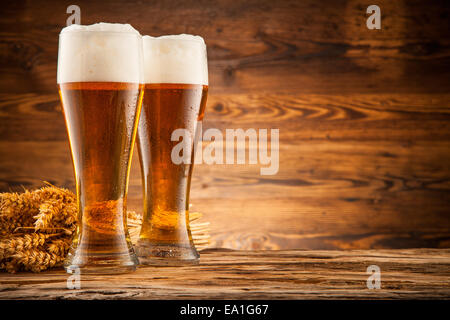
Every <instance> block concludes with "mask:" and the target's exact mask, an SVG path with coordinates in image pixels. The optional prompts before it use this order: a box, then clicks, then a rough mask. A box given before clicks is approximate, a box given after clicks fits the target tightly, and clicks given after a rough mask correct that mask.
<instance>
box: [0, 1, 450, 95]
mask: <svg viewBox="0 0 450 320" xmlns="http://www.w3.org/2000/svg"><path fill="white" fill-rule="evenodd" d="M77 4H78V5H79V6H80V8H81V13H82V18H81V19H82V20H81V21H82V23H83V24H91V23H95V22H99V21H114V22H121V23H131V24H132V25H133V26H135V27H136V28H137V29H138V30H139V31H140V32H141V33H142V34H151V35H161V34H177V33H193V34H200V35H202V36H203V37H204V38H205V39H206V42H207V45H208V60H209V67H210V84H212V85H211V90H210V92H211V93H216V92H222V93H230V92H255V91H256V92H260V91H262V90H264V91H269V92H273V91H276V92H290V93H292V92H295V93H298V92H301V93H334V94H336V93H343V92H361V93H362V92H372V93H379V92H390V93H393V92H403V93H414V92H422V93H424V92H440V93H445V92H448V88H449V84H450V80H449V79H450V77H449V75H450V63H449V61H450V57H449V54H450V38H449V34H448V30H449V29H450V25H449V21H450V20H449V12H450V9H449V7H448V6H447V2H446V1H444V0H442V1H433V2H431V3H430V2H428V1H417V0H416V1H406V0H403V1H389V0H384V1H378V2H377V4H378V5H379V6H380V7H381V8H382V19H383V20H382V21H383V22H382V23H383V27H382V29H381V30H368V29H367V27H366V19H367V14H366V8H367V6H368V5H370V4H371V3H370V2H367V1H361V0H356V1H355V0H352V1H350V0H349V1H345V0H340V1H335V0H327V1H321V2H320V4H319V3H317V1H314V0H308V1H296V0H281V1H270V0H262V1H261V0H250V1H249V0H245V1H242V0H241V1H228V0H219V1H209V0H201V1H198V0H187V1H186V0H177V1H164V0H158V1H152V2H151V3H147V2H145V1H144V2H141V1H137V0H134V1H124V0H113V1H108V4H107V5H105V4H104V2H103V1H86V0H80V1H78V2H77ZM66 7H67V3H65V2H60V1H56V0H53V1H33V2H26V1H14V2H9V3H8V4H5V5H4V7H2V11H1V13H0V24H1V32H0V35H1V38H2V42H1V50H0V69H1V70H2V77H1V78H0V92H3V93H4V92H14V93H29V92H54V90H55V81H56V59H57V48H58V47H57V41H58V33H59V31H60V30H61V28H62V27H63V26H65V22H66V19H67V16H68V15H67V14H66ZM42 17H45V19H42Z"/></svg>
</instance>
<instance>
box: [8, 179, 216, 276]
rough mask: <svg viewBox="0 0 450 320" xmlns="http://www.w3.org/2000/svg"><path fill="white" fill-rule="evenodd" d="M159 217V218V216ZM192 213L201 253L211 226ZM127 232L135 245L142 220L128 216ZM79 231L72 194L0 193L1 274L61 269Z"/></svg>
mask: <svg viewBox="0 0 450 320" xmlns="http://www.w3.org/2000/svg"><path fill="white" fill-rule="evenodd" d="M156 217H158V216H157V215H156ZM201 217H202V214H201V213H199V212H191V213H189V221H190V227H191V234H192V238H193V241H194V244H195V247H196V248H197V249H198V250H202V249H203V248H206V247H207V246H208V245H209V242H210V236H209V231H210V230H209V222H201V223H200V222H198V221H197V220H198V219H200V218H201ZM127 223H128V231H129V234H130V238H131V240H132V242H133V243H134V244H135V243H136V242H137V240H138V238H139V233H140V229H141V224H142V216H141V215H139V214H137V213H136V212H134V211H129V212H127ZM76 228H77V201H76V196H75V194H73V193H72V192H71V191H70V190H67V189H63V188H57V187H55V186H53V185H51V184H50V183H48V182H46V186H44V187H42V188H40V189H37V190H34V191H28V190H24V192H23V193H13V192H10V193H0V270H2V269H3V270H6V271H8V272H11V273H14V272H17V271H20V270H27V271H32V272H40V271H42V270H46V269H48V268H51V267H55V266H61V265H62V262H63V261H64V259H65V257H66V255H67V253H68V251H69V248H70V245H71V242H72V237H73V235H74V232H75V230H76Z"/></svg>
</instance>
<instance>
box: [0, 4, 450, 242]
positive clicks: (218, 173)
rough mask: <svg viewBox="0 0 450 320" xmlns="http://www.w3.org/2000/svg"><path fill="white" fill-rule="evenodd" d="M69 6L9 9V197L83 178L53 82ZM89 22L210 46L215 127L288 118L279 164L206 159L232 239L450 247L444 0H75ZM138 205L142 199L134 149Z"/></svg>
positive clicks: (205, 178) (5, 17) (199, 175)
mask: <svg viewBox="0 0 450 320" xmlns="http://www.w3.org/2000/svg"><path fill="white" fill-rule="evenodd" d="M70 4H72V2H71V1H14V2H10V3H7V4H2V7H1V10H0V191H8V190H20V188H21V187H22V186H24V187H26V188H34V187H38V186H40V185H41V181H42V180H47V181H50V182H52V183H54V184H56V185H59V186H66V187H69V188H72V189H73V187H74V180H73V173H72V167H71V162H70V155H69V149H68V143H67V138H66V132H65V127H64V122H63V117H62V115H61V106H60V102H59V99H58V96H57V92H56V59H57V48H58V47H57V45H58V33H59V31H60V29H61V28H62V27H63V26H64V25H65V21H66V18H67V16H68V15H67V14H66V13H65V12H66V8H67V6H68V5H70ZM76 4H78V5H79V6H80V7H81V22H82V23H83V24H90V23H94V22H98V21H107V22H122V23H131V24H132V25H133V26H135V27H136V28H137V29H138V30H140V31H141V33H143V34H151V35H161V34H173V33H192V34H199V35H202V36H203V37H204V38H205V39H206V42H207V45H208V59H209V67H210V73H209V74H210V94H209V98H208V105H207V109H206V116H205V121H204V128H205V129H207V128H212V127H215V128H219V129H221V130H225V129H226V128H244V129H247V128H269V129H270V128H279V129H280V170H279V173H278V174H277V175H274V176H261V175H259V166H256V165H234V166H229V165H228V166H227V165H215V166H207V165H199V166H197V167H196V169H195V171H194V178H193V183H192V184H193V186H192V193H191V194H192V199H191V200H192V201H191V202H192V203H193V209H194V210H197V211H201V212H203V213H204V215H205V219H206V220H208V221H210V222H211V224H212V225H211V232H212V235H213V244H214V245H215V246H222V247H230V248H236V249H277V248H284V249H291V248H309V249H336V248H341V249H346V248H362V249H366V248H406V247H450V216H449V215H450V212H449V208H450V206H449V205H450V197H449V189H450V143H449V142H450V127H449V120H450V99H449V98H450V92H449V88H450V35H449V31H448V30H450V22H449V19H450V16H449V13H450V9H449V8H448V5H447V2H446V1H407V0H403V1H387V0H385V1H381V0H380V1H377V3H376V4H377V5H379V6H380V7H381V13H382V29H381V30H368V29H367V28H366V17H367V15H366V14H365V11H366V8H367V6H368V5H370V4H373V3H372V2H369V1H334V0H327V1H320V2H319V1H314V0H305V1H301V0H292V1H269V0H236V1H224V0H222V1H199V0H184V1H179V0H176V1H163V0H159V1H149V2H145V1H125V0H123V1H119V0H113V1H108V2H104V3H102V2H99V1H81V0H79V1H76ZM129 197H130V201H129V202H130V207H131V208H133V209H136V210H138V211H140V210H141V207H140V197H141V195H140V174H139V167H138V161H137V154H135V156H134V159H133V168H132V173H131V183H130V196H129Z"/></svg>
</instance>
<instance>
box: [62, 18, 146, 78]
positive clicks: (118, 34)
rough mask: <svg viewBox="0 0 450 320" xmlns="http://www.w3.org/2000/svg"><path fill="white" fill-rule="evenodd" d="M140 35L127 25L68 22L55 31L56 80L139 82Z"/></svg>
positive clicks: (140, 74)
mask: <svg viewBox="0 0 450 320" xmlns="http://www.w3.org/2000/svg"><path fill="white" fill-rule="evenodd" d="M142 65H143V60H142V38H141V36H140V34H139V32H138V31H137V30H135V29H134V28H133V27H132V26H131V25H129V24H119V23H96V24H93V25H89V26H81V25H71V26H68V27H65V28H64V29H62V30H61V33H60V34H59V51H58V75H57V82H58V83H66V82H132V83H142V75H143V72H142Z"/></svg>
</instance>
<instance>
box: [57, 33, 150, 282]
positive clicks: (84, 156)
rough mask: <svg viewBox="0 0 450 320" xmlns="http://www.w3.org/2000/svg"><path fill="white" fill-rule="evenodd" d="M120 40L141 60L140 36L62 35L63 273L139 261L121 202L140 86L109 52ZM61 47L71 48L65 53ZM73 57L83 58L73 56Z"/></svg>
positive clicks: (110, 269) (123, 267)
mask: <svg viewBox="0 0 450 320" xmlns="http://www.w3.org/2000/svg"><path fill="white" fill-rule="evenodd" d="M94 26H96V25H94ZM89 27H90V26H89ZM89 27H88V28H89ZM104 28H106V29H107V30H108V25H106V26H105V25H104V26H103V29H104ZM94 29H95V28H94ZM121 38H124V39H126V41H125V43H124V44H123V50H125V49H126V47H127V46H128V45H130V44H135V49H131V52H135V59H136V61H135V62H132V63H133V64H139V56H140V53H139V50H141V49H140V48H141V47H140V46H141V42H140V35H139V34H137V35H136V34H135V33H133V32H128V31H126V32H122V31H117V30H116V29H114V31H113V32H111V30H110V31H104V30H89V29H88V30H86V28H85V29H82V30H78V29H76V30H75V31H73V32H66V33H62V34H61V36H60V61H59V65H58V83H59V84H58V87H59V94H60V98H61V102H62V106H63V113H64V118H65V122H66V127H67V132H68V136H69V143H70V149H71V154H72V160H73V166H74V170H75V180H76V187H77V199H78V229H77V234H76V235H75V238H74V241H73V244H72V247H71V249H70V251H69V255H68V258H67V260H66V262H65V267H66V269H67V271H68V272H77V271H80V272H81V273H121V272H126V271H133V270H135V268H136V265H137V263H138V261H137V258H136V256H135V254H134V250H133V247H132V245H131V241H130V238H129V236H128V232H127V226H126V200H127V188H128V176H129V171H130V164H131V155H132V152H133V146H134V142H135V136H136V129H137V124H138V118H139V112H140V108H141V104H142V95H143V86H142V85H141V84H140V80H139V79H140V76H139V74H137V75H134V76H131V77H130V76H129V75H128V74H124V69H123V68H122V66H119V67H117V66H116V65H115V64H120V63H124V64H127V63H130V62H129V61H128V62H127V61H125V60H124V59H121V58H120V56H121V54H120V53H119V54H117V52H114V50H116V51H117V50H118V51H120V50H121V48H122V42H121V41H122V40H121ZM81 41H82V42H81ZM74 42H75V43H76V44H77V45H76V46H74V45H73V43H74ZM97 44H98V46H97ZM63 46H68V47H71V49H72V50H73V51H74V53H73V54H72V55H71V54H70V53H69V54H67V53H66V55H65V56H64V53H61V51H62V50H64V48H63V49H61V48H62V47H63ZM86 48H87V49H86ZM108 49H109V50H108ZM127 50H128V49H127ZM79 55H82V56H83V55H84V59H85V60H77V59H78V58H77V56H79ZM99 57H102V60H101V61H100V60H97V61H96V59H97V58H99ZM118 57H119V59H118ZM122 57H126V55H122ZM69 58H71V59H69ZM86 59H92V60H89V61H90V62H86V61H87V60H86ZM68 63H71V65H76V64H77V63H79V64H80V65H79V66H78V67H79V68H80V69H81V70H82V71H84V73H83V72H78V71H74V72H73V73H68V72H65V71H66V70H64V68H66V69H70V68H71V65H67V64H68ZM131 67H132V66H131ZM60 68H62V69H63V70H62V71H61V72H60V70H59V69H60ZM110 68H111V69H112V70H111V69H110ZM107 69H109V70H107ZM114 70H115V72H114ZM72 71H73V70H72ZM111 71H112V72H111ZM129 71H131V72H132V71H133V68H130V69H129ZM77 72H78V73H77ZM72 80H75V81H72ZM80 80H81V81H80ZM92 80H95V81H92ZM108 80H111V81H108ZM120 80H125V81H120ZM130 80H132V81H130Z"/></svg>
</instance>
